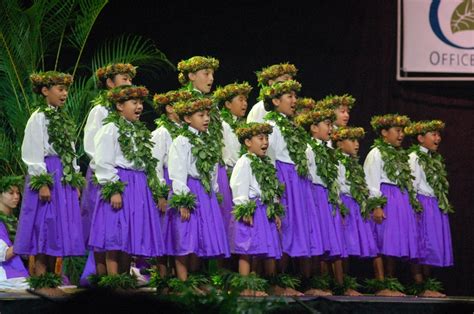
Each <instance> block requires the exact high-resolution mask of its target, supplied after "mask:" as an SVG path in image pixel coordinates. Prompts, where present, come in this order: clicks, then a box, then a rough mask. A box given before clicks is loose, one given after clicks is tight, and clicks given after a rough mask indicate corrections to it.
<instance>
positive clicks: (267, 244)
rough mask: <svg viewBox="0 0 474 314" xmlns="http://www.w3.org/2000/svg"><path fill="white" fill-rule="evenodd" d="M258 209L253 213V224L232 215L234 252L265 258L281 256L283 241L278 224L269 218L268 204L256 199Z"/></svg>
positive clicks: (231, 243) (232, 248)
mask: <svg viewBox="0 0 474 314" xmlns="http://www.w3.org/2000/svg"><path fill="white" fill-rule="evenodd" d="M256 203H257V209H256V210H255V214H254V215H253V226H249V225H247V224H245V223H244V222H241V221H235V220H234V218H233V217H232V219H231V224H232V225H233V228H232V230H233V231H234V232H233V233H232V234H231V235H230V236H231V237H232V238H233V239H232V240H231V242H230V245H231V253H232V254H243V255H257V256H261V257H264V258H276V259H279V258H280V257H281V254H282V251H281V243H280V236H279V234H278V230H277V226H276V224H275V222H274V221H269V220H268V218H267V206H266V205H265V204H263V203H261V202H260V200H256Z"/></svg>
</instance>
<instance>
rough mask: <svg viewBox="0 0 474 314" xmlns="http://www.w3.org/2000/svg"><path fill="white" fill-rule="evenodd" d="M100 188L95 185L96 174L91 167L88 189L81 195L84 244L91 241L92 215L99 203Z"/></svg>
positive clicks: (88, 173) (88, 169)
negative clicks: (96, 203)
mask: <svg viewBox="0 0 474 314" xmlns="http://www.w3.org/2000/svg"><path fill="white" fill-rule="evenodd" d="M98 193H99V186H98V185H97V184H95V183H94V172H93V171H92V169H91V167H88V168H87V174H86V187H85V188H84V189H83V190H82V195H81V218H82V234H83V235H84V243H85V244H87V242H88V240H89V233H90V231H91V221H92V213H93V211H94V208H95V202H96V201H97V195H98Z"/></svg>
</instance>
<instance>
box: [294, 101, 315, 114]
mask: <svg viewBox="0 0 474 314" xmlns="http://www.w3.org/2000/svg"><path fill="white" fill-rule="evenodd" d="M315 105H316V101H315V100H314V99H313V98H298V100H297V101H296V112H301V111H308V110H313V109H314V107H315Z"/></svg>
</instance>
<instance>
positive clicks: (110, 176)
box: [94, 123, 120, 184]
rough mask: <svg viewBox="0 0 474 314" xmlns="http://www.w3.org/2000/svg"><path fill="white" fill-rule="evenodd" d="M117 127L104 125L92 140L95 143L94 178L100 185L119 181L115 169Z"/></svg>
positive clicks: (111, 124)
mask: <svg viewBox="0 0 474 314" xmlns="http://www.w3.org/2000/svg"><path fill="white" fill-rule="evenodd" d="M117 136H118V135H117V127H116V126H115V125H114V124H113V123H109V124H107V125H104V126H103V127H102V128H101V129H100V130H99V132H98V133H97V136H96V137H95V139H94V142H95V148H96V152H95V157H94V159H95V163H96V169H95V176H96V177H97V180H98V181H99V183H100V184H106V183H108V182H115V181H118V180H120V178H119V176H118V171H117V169H116V168H115V167H116V164H115V153H116V147H115V146H116V145H118V141H117Z"/></svg>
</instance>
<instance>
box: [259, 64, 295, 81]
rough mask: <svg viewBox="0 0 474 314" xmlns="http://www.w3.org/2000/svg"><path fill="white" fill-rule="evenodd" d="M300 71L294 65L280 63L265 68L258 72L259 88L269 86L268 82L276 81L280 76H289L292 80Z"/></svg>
mask: <svg viewBox="0 0 474 314" xmlns="http://www.w3.org/2000/svg"><path fill="white" fill-rule="evenodd" d="M297 73H298V69H297V68H296V66H295V65H294V64H290V63H288V62H287V63H280V64H274V65H271V66H269V67H266V68H263V69H262V70H261V71H257V72H256V75H257V81H258V86H260V87H263V86H266V85H268V81H270V80H274V79H276V78H277V77H279V76H282V75H285V74H288V75H289V76H291V77H292V78H294V77H295V76H296V74H297Z"/></svg>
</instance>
